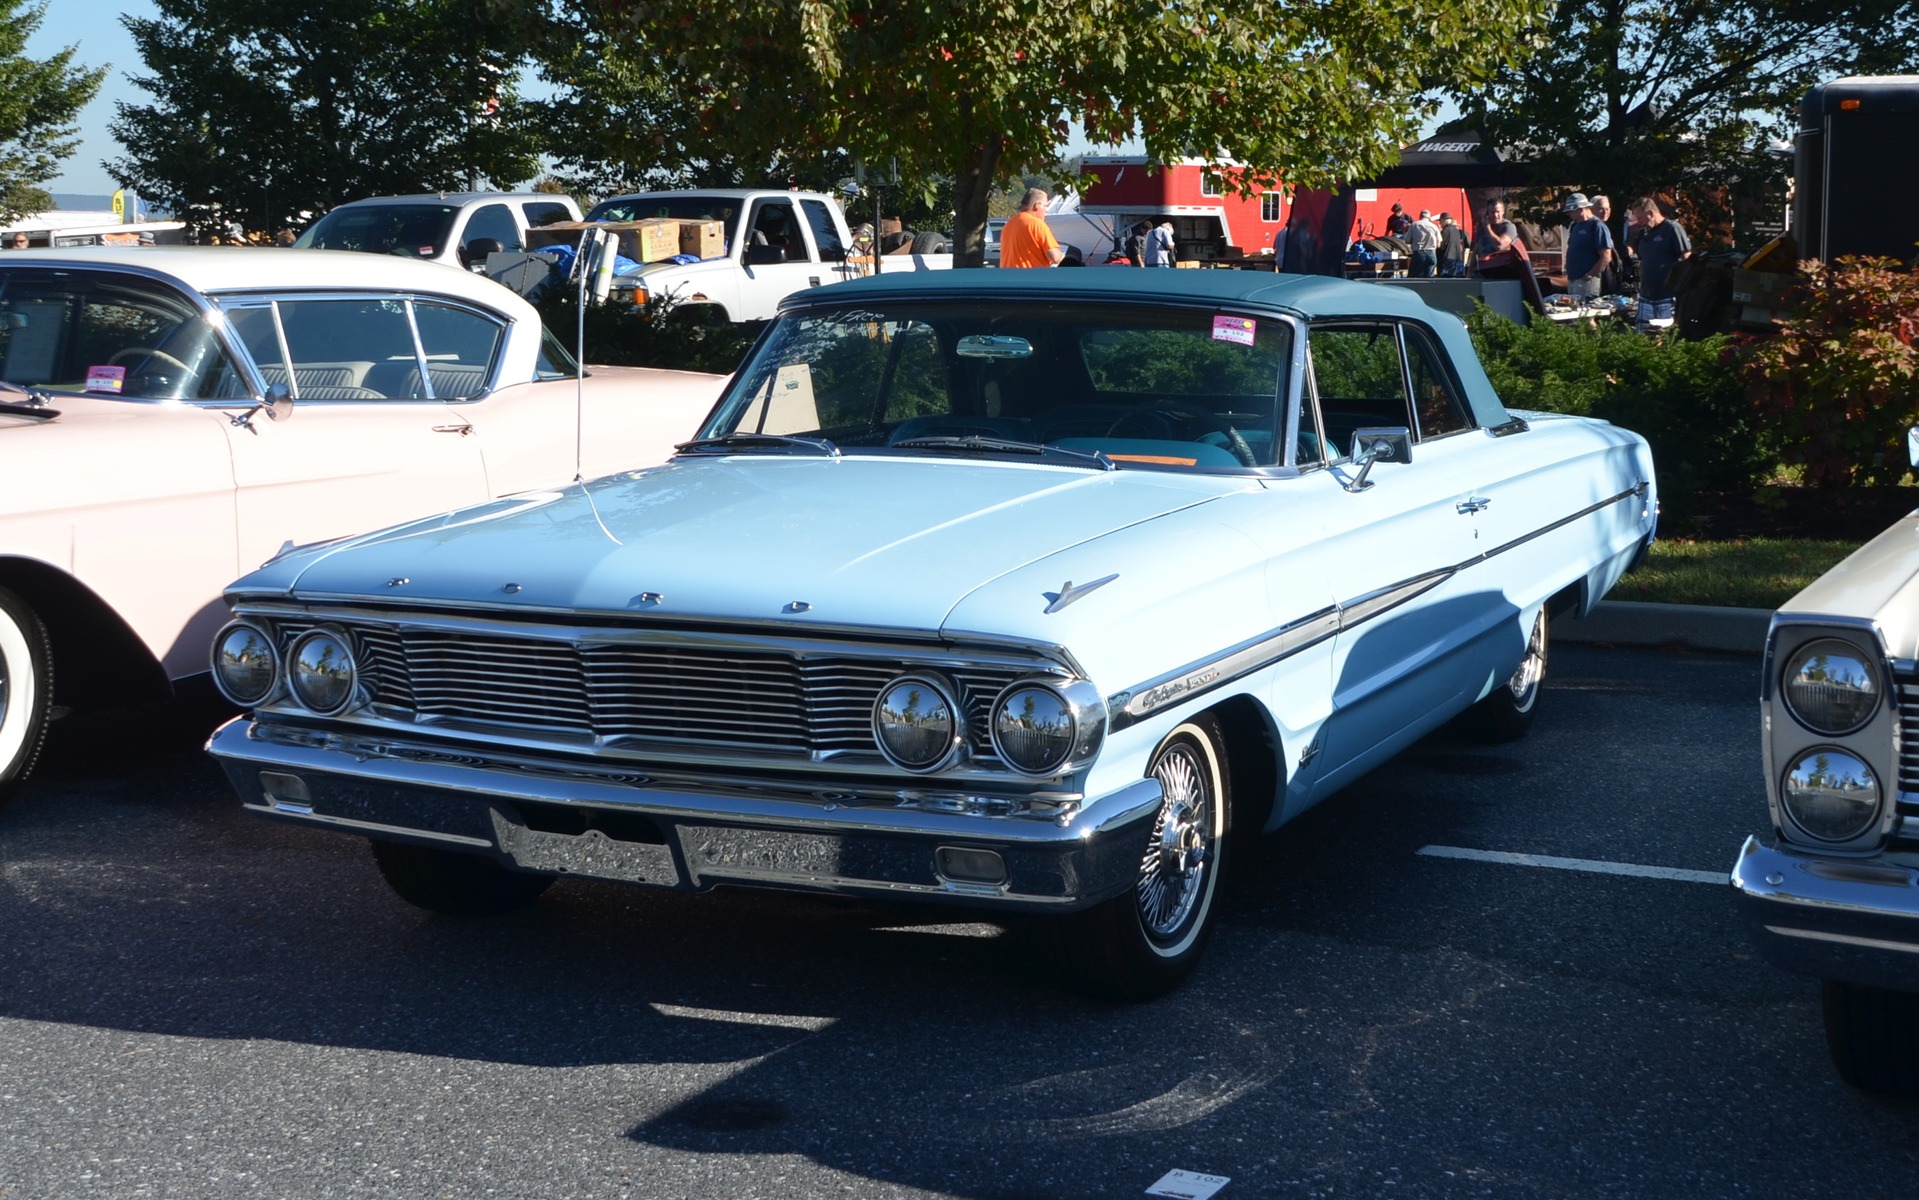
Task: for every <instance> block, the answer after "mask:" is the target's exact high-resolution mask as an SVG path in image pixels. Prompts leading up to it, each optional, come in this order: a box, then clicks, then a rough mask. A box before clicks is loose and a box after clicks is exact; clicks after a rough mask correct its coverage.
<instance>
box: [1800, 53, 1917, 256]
mask: <svg viewBox="0 0 1919 1200" xmlns="http://www.w3.org/2000/svg"><path fill="white" fill-rule="evenodd" d="M1916 145H1919V75H1859V76H1851V77H1848V78H1844V79H1834V80H1831V81H1829V82H1827V83H1822V84H1820V85H1819V86H1818V87H1816V88H1814V89H1812V91H1810V92H1808V93H1806V98H1805V100H1804V101H1803V102H1802V103H1801V104H1800V106H1799V132H1798V135H1797V136H1796V137H1795V138H1794V139H1793V200H1792V234H1793V240H1794V241H1795V242H1796V243H1798V247H1799V253H1800V254H1801V256H1803V257H1805V258H1817V259H1823V260H1825V261H1828V262H1829V261H1831V260H1832V259H1835V258H1838V257H1840V256H1841V255H1845V254H1861V255H1874V256H1882V257H1887V258H1896V259H1898V260H1900V261H1901V262H1907V263H1910V262H1912V261H1913V259H1914V257H1915V255H1919V221H1915V220H1914V218H1913V208H1912V197H1913V196H1914V195H1915V194H1919V155H1915V154H1914V153H1913V147H1914V146H1916Z"/></svg>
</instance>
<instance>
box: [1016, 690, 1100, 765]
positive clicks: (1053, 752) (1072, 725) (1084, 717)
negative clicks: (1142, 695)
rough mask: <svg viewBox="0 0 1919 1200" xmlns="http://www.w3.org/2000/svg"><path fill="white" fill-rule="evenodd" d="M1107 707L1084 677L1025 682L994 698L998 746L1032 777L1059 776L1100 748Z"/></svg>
mask: <svg viewBox="0 0 1919 1200" xmlns="http://www.w3.org/2000/svg"><path fill="white" fill-rule="evenodd" d="M1104 713H1105V709H1104V706H1103V705H1101V704H1100V702H1099V696H1098V694H1097V692H1095V691H1094V689H1093V687H1092V685H1091V684H1089V683H1087V682H1086V681H1084V680H1078V679H1075V680H1065V681H1062V680H1051V679H1047V680H1025V681H1021V682H1019V683H1015V684H1013V685H1011V686H1010V687H1008V688H1007V689H1006V690H1005V691H1003V692H1001V693H1000V694H999V699H997V700H995V701H994V702H993V749H994V751H995V752H996V753H998V755H999V757H1000V761H1001V762H1004V763H1005V764H1006V765H1007V766H1009V767H1011V768H1013V769H1014V770H1015V771H1019V772H1022V773H1023V774H1027V775H1053V774H1057V773H1058V772H1059V771H1060V770H1061V769H1062V768H1064V767H1065V766H1066V765H1067V764H1068V763H1070V762H1073V761H1074V760H1075V759H1084V758H1088V757H1090V756H1091V755H1092V753H1093V752H1094V751H1095V750H1097V749H1098V748H1099V743H1100V740H1101V739H1102V738H1104V737H1105V735H1106V721H1105V715H1104Z"/></svg>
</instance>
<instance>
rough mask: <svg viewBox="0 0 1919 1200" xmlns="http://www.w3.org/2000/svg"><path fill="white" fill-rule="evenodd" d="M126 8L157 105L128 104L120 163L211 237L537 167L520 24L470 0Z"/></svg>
mask: <svg viewBox="0 0 1919 1200" xmlns="http://www.w3.org/2000/svg"><path fill="white" fill-rule="evenodd" d="M155 7H156V8H157V9H158V10H159V13H160V15H159V16H158V17H157V18H151V19H149V18H140V17H124V18H122V20H123V22H124V23H125V25H126V27H127V29H128V30H129V31H130V32H131V33H132V34H133V40H134V44H135V45H136V46H137V47H138V48H139V51H140V57H141V60H142V61H143V62H144V63H145V64H146V68H147V70H148V71H149V72H150V74H148V75H146V76H144V77H136V78H135V80H134V82H136V83H138V84H139V85H140V86H141V87H143V88H145V89H146V90H147V91H148V92H149V93H151V94H152V95H153V96H154V97H156V100H155V102H154V103H152V104H146V105H139V104H125V103H123V104H120V105H119V106H118V114H119V115H118V116H117V118H116V119H115V120H114V122H113V125H112V128H113V134H114V137H115V138H117V139H118V140H119V142H120V144H121V146H122V147H124V148H125V151H126V153H125V154H124V155H123V156H121V157H120V158H117V159H115V160H113V161H111V162H109V163H108V164H106V165H107V169H108V170H109V171H112V172H114V173H115V174H116V175H118V176H119V178H120V179H121V180H122V181H123V182H125V183H128V184H130V185H132V186H135V187H137V188H138V189H139V190H140V192H141V193H142V194H143V195H145V196H148V197H151V198H153V199H156V200H158V201H160V202H161V203H163V204H165V205H166V206H168V207H170V208H171V209H172V210H173V211H174V212H175V214H176V215H178V216H179V217H180V219H182V220H185V221H187V222H188V223H189V224H191V225H192V226H193V227H194V228H195V230H196V231H197V232H198V233H199V234H200V235H201V236H202V237H207V238H212V239H215V240H218V239H223V238H225V237H226V236H227V235H228V231H229V230H230V229H232V228H234V227H236V226H237V227H238V228H239V229H241V230H244V231H245V232H246V233H247V234H248V235H252V236H259V235H264V234H266V233H269V232H271V231H273V230H276V229H281V228H286V227H289V226H294V225H297V224H299V223H301V219H302V214H307V213H318V212H321V211H324V210H326V209H328V208H331V207H333V206H334V205H336V204H339V203H342V202H343V201H347V200H354V199H358V198H360V197H362V196H374V195H390V194H393V193H407V192H419V191H457V190H463V189H466V188H470V187H474V186H478V185H483V184H491V185H494V186H508V185H512V184H515V183H518V182H519V181H521V180H524V179H527V178H530V177H531V176H532V175H534V174H535V172H536V171H537V170H538V162H537V160H536V158H535V156H534V152H535V148H536V146H537V142H536V140H535V138H534V131H533V130H532V128H531V127H530V126H529V125H528V123H527V122H526V121H525V119H524V113H523V110H522V106H521V105H520V102H519V99H518V96H517V94H516V84H517V80H518V74H517V63H518V62H519V59H520V49H521V46H520V41H519V28H518V25H517V23H516V22H505V21H497V20H494V19H492V18H491V17H490V16H489V13H490V12H491V10H490V9H489V8H488V7H487V6H485V5H476V4H472V3H463V2H461V0H332V2H331V3H328V4H306V5H301V4H293V5H288V4H281V3H277V2H275V0H155Z"/></svg>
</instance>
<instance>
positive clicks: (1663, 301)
mask: <svg viewBox="0 0 1919 1200" xmlns="http://www.w3.org/2000/svg"><path fill="white" fill-rule="evenodd" d="M1628 215H1629V216H1630V217H1631V219H1632V221H1633V222H1634V224H1636V225H1638V226H1639V227H1640V229H1641V230H1642V231H1643V232H1641V233H1640V235H1639V242H1638V253H1639V330H1640V332H1641V333H1645V332H1648V331H1649V330H1651V329H1652V328H1653V325H1652V323H1653V322H1654V321H1660V322H1665V323H1670V322H1671V321H1672V315H1673V291H1672V269H1673V268H1674V267H1676V266H1678V265H1679V260H1680V259H1682V258H1685V257H1687V256H1688V255H1690V254H1691V253H1692V241H1691V239H1689V238H1687V236H1686V230H1685V227H1684V226H1682V225H1680V223H1679V222H1677V221H1671V220H1668V219H1667V218H1666V214H1665V213H1664V212H1663V211H1661V209H1660V207H1659V202H1658V201H1657V200H1655V199H1653V198H1652V197H1651V196H1641V197H1640V198H1639V199H1637V200H1635V201H1633V202H1632V207H1631V208H1630V209H1629V210H1628ZM1661 328H1664V325H1662V326H1661Z"/></svg>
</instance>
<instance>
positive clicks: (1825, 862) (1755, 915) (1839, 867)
mask: <svg viewBox="0 0 1919 1200" xmlns="http://www.w3.org/2000/svg"><path fill="white" fill-rule="evenodd" d="M1732 886H1733V890H1734V891H1735V892H1737V893H1738V904H1739V912H1740V915H1741V916H1743V917H1744V918H1745V920H1746V925H1747V928H1748V929H1749V930H1750V931H1751V933H1752V936H1753V940H1754V942H1756V943H1757V944H1758V947H1759V951H1760V953H1761V954H1763V955H1765V957H1766V959H1767V961H1769V962H1771V963H1772V964H1773V965H1775V966H1778V967H1783V968H1784V969H1786V970H1788V971H1797V972H1800V973H1801V974H1805V975H1813V976H1817V977H1818V978H1820V979H1833V980H1838V981H1841V982H1844V983H1856V984H1865V985H1868V986H1872V987H1883V988H1892V989H1894V990H1898V991H1911V992H1919V872H1915V871H1913V870H1911V869H1909V868H1906V867H1902V866H1898V865H1896V864H1891V863H1885V862H1877V861H1872V860H1858V859H1845V858H1822V857H1818V856H1816V855H1812V854H1806V853H1802V852H1799V851H1795V850H1790V849H1781V848H1778V847H1774V846H1768V845H1766V844H1765V843H1764V842H1761V841H1760V840H1759V839H1758V838H1756V837H1749V838H1747V839H1746V844H1745V845H1744V846H1742V847H1740V850H1739V858H1738V860H1737V861H1736V862H1734V863H1733V867H1732Z"/></svg>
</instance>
